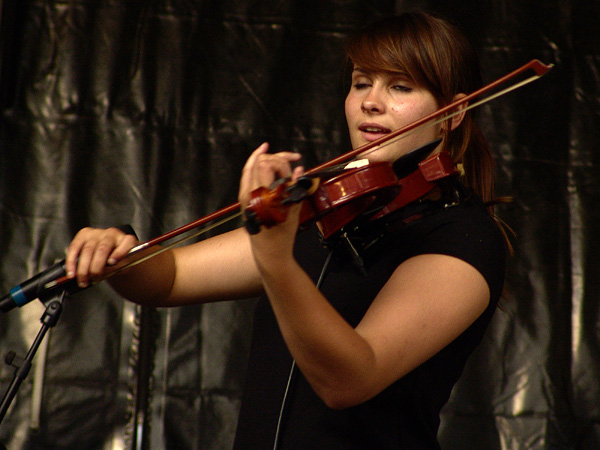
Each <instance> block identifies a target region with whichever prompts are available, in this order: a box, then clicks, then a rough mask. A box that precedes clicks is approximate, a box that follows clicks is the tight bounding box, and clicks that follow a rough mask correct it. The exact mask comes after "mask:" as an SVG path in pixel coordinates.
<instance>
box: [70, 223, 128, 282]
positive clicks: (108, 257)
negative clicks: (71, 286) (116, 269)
mask: <svg viewBox="0 0 600 450" xmlns="http://www.w3.org/2000/svg"><path fill="white" fill-rule="evenodd" d="M137 244H138V240H137V239H136V237H135V236H133V235H131V234H125V233H124V232H123V231H121V230H119V229H118V228H106V229H102V228H89V227H88V228H83V229H82V230H80V231H79V232H78V233H77V234H76V235H75V237H74V238H73V240H72V241H71V244H69V247H68V249H67V257H66V260H65V269H66V272H67V276H68V277H71V278H75V277H76V278H77V284H78V285H79V287H81V288H85V287H87V286H89V284H90V282H91V281H98V280H100V279H102V277H103V275H104V274H105V271H106V269H107V267H110V266H114V265H115V264H117V263H118V262H119V261H121V260H122V259H123V258H124V257H125V256H127V254H128V253H129V251H130V250H131V249H132V248H133V247H135V246H136V245H137Z"/></svg>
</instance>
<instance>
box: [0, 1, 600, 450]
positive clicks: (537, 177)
mask: <svg viewBox="0 0 600 450" xmlns="http://www.w3.org/2000/svg"><path fill="white" fill-rule="evenodd" d="M417 7H420V8H428V9H430V10H432V11H435V12H438V13H442V14H444V15H446V16H447V17H449V18H452V19H453V20H455V21H457V22H458V23H459V24H460V25H461V27H462V28H463V30H464V31H465V32H466V33H467V34H468V35H469V36H470V37H471V39H472V40H473V42H474V43H475V44H476V46H477V48H478V49H479V53H480V56H481V60H482V66H483V68H484V74H485V79H486V81H487V82H490V81H492V80H494V79H496V78H498V77H500V76H502V75H504V74H505V73H508V72H510V71H512V70H513V69H515V68H517V67H520V66H521V65H523V64H525V63H526V62H528V61H529V60H531V59H533V58H538V59H540V60H542V61H543V62H545V63H553V64H555V68H554V69H553V70H552V71H551V72H550V73H549V74H548V75H546V76H545V77H544V78H542V79H541V80H539V81H537V82H535V83H534V84H532V85H529V86H527V87H525V88H522V89H521V90H519V91H517V92H514V93H511V94H509V95H507V96H505V97H503V98H501V99H498V100H495V101H493V102H492V103H489V104H487V105H485V106H484V107H481V108H480V109H479V115H480V120H481V125H482V127H483V128H484V130H485V131H486V133H487V135H488V137H489V138H490V140H491V143H492V146H493V148H494V153H495V156H496V159H497V162H498V179H499V182H498V193H499V194H503V195H504V194H510V195H514V197H515V200H514V202H512V203H511V204H509V205H506V206H504V207H503V208H502V209H501V210H500V211H499V212H500V214H501V216H502V218H503V219H504V220H506V221H507V222H508V223H509V224H510V225H511V226H512V228H513V229H514V231H515V233H516V237H515V239H514V245H515V256H514V258H512V260H511V262H510V269H509V275H508V293H507V296H506V298H505V299H504V300H503V305H504V310H503V311H498V313H497V315H496V316H495V320H494V322H493V325H492V327H491V329H490V330H489V333H488V334H487V336H486V339H485V342H484V344H483V345H482V346H481V348H480V349H479V350H478V352H477V353H476V354H475V355H474V357H473V358H472V359H471V361H470V364H469V366H468V368H467V370H466V372H465V374H464V376H463V378H462V379H461V381H460V383H459V384H458V386H457V387H456V389H455V391H454V393H453V396H452V399H451V401H450V403H449V405H448V406H447V408H446V409H445V411H444V416H443V426H442V429H441V431H440V435H441V440H442V442H443V447H444V449H446V450H459V449H460V450H463V449H476V450H496V449H498V450H499V449H502V450H507V449H514V450H522V449H531V450H542V449H545V450H546V449H565V450H566V449H582V450H583V449H585V450H597V449H598V448H600V426H599V423H598V421H599V419H600V392H599V391H600V383H599V382H598V380H599V379H600V339H599V334H600V333H599V323H600V306H599V302H598V298H599V295H600V289H599V280H600V264H599V263H598V261H597V254H598V251H599V250H600V240H599V239H598V237H597V235H598V233H599V232H600V213H599V211H598V208H599V206H600V202H599V198H600V190H599V189H600V188H599V186H600V170H599V169H600V158H599V156H598V155H599V154H600V152H599V151H598V150H596V148H597V147H596V146H599V145H600V131H599V129H598V125H599V122H600V120H599V109H600V104H599V100H598V99H599V96H600V38H599V37H598V33H597V30H598V26H599V25H600V4H599V2H598V1H597V0H548V1H533V0H483V1H482V0H478V1H475V0H465V1H460V2H457V1H454V2H453V1H437V2H436V1H416V0H415V1H395V2H394V1H387V0H376V1H360V0H353V1H352V0H348V1H343V0H337V1H336V0H296V1H292V0H262V1H260V0H257V1H251V0H237V1H236V0H206V1H201V0H171V1H168V0H145V1H142V0H104V1H100V0H64V1H59V0H38V1H33V0H4V1H3V2H2V15H1V28H0V31H1V44H0V58H1V73H0V81H1V83H0V94H1V97H0V99H1V100H0V101H1V116H0V120H1V122H0V145H1V147H2V150H1V156H0V170H1V172H0V230H1V236H2V237H1V238H0V283H1V287H2V291H3V293H5V292H8V290H9V289H10V288H11V287H12V286H14V285H15V284H18V283H19V282H21V281H23V280H25V279H27V278H29V277H30V276H32V275H34V274H36V273H38V272H39V271H41V270H43V269H45V268H46V267H48V266H49V265H51V264H52V263H53V262H54V261H55V260H57V259H61V258H62V257H63V256H64V249H65V247H66V245H67V244H68V242H69V241H70V239H71V237H72V236H73V235H74V233H75V232H76V231H77V230H78V229H79V228H81V227H83V226H86V225H94V226H110V225H120V224H123V223H131V224H132V225H133V226H134V227H135V228H136V230H137V231H138V234H139V235H140V238H142V239H149V238H152V237H155V236H157V235H160V234H162V233H164V232H166V231H169V230H171V229H174V228H177V227H178V226H180V225H183V224H186V223H188V222H190V221H192V220H194V219H196V218H198V217H201V216H204V215H206V214H208V213H210V212H213V211H215V210H217V209H219V208H221V207H223V206H226V205H229V204H231V203H233V202H234V201H235V200H236V192H237V183H238V179H239V174H240V169H241V166H242V164H243V162H244V161H245V159H246V157H247V156H248V155H249V153H250V152H251V150H253V149H254V148H255V147H256V146H258V145H259V144H260V143H261V142H263V141H265V140H268V141H269V142H271V143H272V148H273V149H274V150H284V149H285V150H294V151H298V152H301V153H303V154H304V155H305V158H306V162H307V165H309V166H311V165H314V164H316V163H317V162H321V161H325V160H328V159H330V158H331V157H332V156H334V155H336V154H338V153H340V152H342V151H345V150H349V144H348V141H347V140H346V128H345V122H344V118H343V115H342V103H343V98H344V95H345V87H344V83H343V76H342V75H343V71H342V59H341V51H340V46H341V43H342V41H343V38H344V36H345V35H346V34H347V33H348V31H349V30H351V29H354V28H355V27H356V26H358V25H360V24H362V23H364V22H365V21H367V20H369V19H371V18H373V17H376V16H378V15H382V14H389V13H393V12H395V11H402V10H405V9H410V8H417ZM199 276H202V274H199ZM252 307H253V301H252V300H251V299H250V300H248V301H244V302H238V303H237V304H233V303H224V304H218V305H207V306H203V307H200V306H198V307H188V308H178V309H171V310H164V309H160V310H154V309H152V308H139V307H137V306H135V305H133V304H131V303H129V302H125V301H123V300H122V299H121V298H119V297H118V296H116V295H115V294H113V293H112V292H111V291H110V289H109V288H108V286H107V285H106V284H100V285H98V286H96V287H94V288H91V289H88V290H86V291H83V292H81V293H79V294H77V295H75V296H73V297H72V298H70V299H68V300H67V301H66V302H65V309H64V312H63V314H62V317H61V319H60V321H59V323H58V325H57V326H56V327H55V328H54V329H52V331H51V332H50V333H49V335H48V336H47V338H46V339H45V340H44V344H47V346H46V345H44V346H42V348H40V350H39V351H38V354H37V356H36V364H35V366H34V369H33V370H32V372H31V373H30V374H29V376H28V378H27V379H26V381H25V382H24V383H23V385H22V387H21V389H20V390H19V392H18V395H17V398H16V399H15V401H14V402H13V404H12V408H11V410H10V411H9V412H8V414H7V416H6V418H5V419H4V421H3V423H2V424H0V442H2V443H3V444H4V445H5V446H6V447H7V448H9V449H11V450H13V449H44V450H46V449H48V450H49V449H69V450H71V449H72V450H82V449H85V450H87V449H89V450H95V449H106V450H108V449H134V448H135V449H142V448H147V449H157V450H160V449H173V450H183V449H218V450H221V449H228V448H230V446H231V442H232V436H233V432H234V429H235V424H236V416H237V409H238V406H239V397H240V390H241V385H242V380H243V377H244V369H245V358H246V352H247V348H248V336H249V333H250V331H251V329H250V328H251V325H250V324H251V321H250V319H251V315H252ZM42 312H43V306H42V303H41V302H37V301H36V302H32V303H30V304H28V305H26V306H24V307H22V308H19V309H15V310H12V311H10V312H9V313H6V314H3V315H2V316H0V353H1V354H2V355H4V354H5V353H6V352H7V351H9V350H14V351H15V352H16V353H17V354H18V355H19V356H25V353H26V351H27V349H28V348H29V346H30V345H31V343H32V341H33V339H34V336H35V335H36V333H37V331H38V330H39V328H40V320H39V319H40V317H41V315H42ZM12 373H13V372H12V370H11V368H10V367H9V366H6V365H4V364H2V366H1V367H0V382H1V383H0V388H1V390H2V392H4V391H5V390H6V389H7V387H8V385H9V382H10V380H11V378H12Z"/></svg>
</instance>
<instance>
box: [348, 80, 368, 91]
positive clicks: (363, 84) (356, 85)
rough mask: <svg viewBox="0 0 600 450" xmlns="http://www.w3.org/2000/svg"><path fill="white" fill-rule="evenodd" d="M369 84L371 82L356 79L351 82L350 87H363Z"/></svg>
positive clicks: (358, 88)
mask: <svg viewBox="0 0 600 450" xmlns="http://www.w3.org/2000/svg"><path fill="white" fill-rule="evenodd" d="M369 86H371V84H370V83H367V82H366V81H356V82H354V83H353V84H352V87H353V88H354V89H357V90H360V89H365V88H368V87H369Z"/></svg>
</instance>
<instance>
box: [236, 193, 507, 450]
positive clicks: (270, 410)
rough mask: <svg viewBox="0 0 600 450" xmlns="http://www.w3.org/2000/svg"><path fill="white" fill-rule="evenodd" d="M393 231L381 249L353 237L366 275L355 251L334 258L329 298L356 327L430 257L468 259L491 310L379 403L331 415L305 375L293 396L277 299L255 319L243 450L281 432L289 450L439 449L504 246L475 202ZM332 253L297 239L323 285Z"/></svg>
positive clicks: (497, 279)
mask: <svg viewBox="0 0 600 450" xmlns="http://www.w3.org/2000/svg"><path fill="white" fill-rule="evenodd" d="M387 226H389V229H388V233H386V234H385V236H384V237H383V238H380V239H378V240H377V241H376V242H375V243H374V244H371V240H372V238H373V236H374V234H376V233H369V232H367V233H365V234H361V235H357V236H354V237H353V243H354V244H355V245H356V247H358V248H360V247H366V248H365V249H363V250H359V253H360V255H361V260H362V262H363V263H364V267H362V268H361V269H360V270H358V269H357V267H356V266H357V264H355V262H353V259H352V257H351V254H350V252H348V250H347V248H348V246H345V245H342V244H340V245H339V248H338V247H336V248H335V249H334V250H333V257H332V258H331V261H330V263H329V265H328V269H327V271H326V274H325V276H324V280H323V284H322V286H321V291H322V292H323V294H324V295H325V297H326V298H327V299H328V300H329V301H330V302H331V304H332V305H333V306H334V307H335V308H336V309H337V310H338V311H339V312H340V314H341V315H342V316H343V317H344V318H345V319H346V320H347V321H348V322H349V323H350V324H351V325H353V326H356V325H357V324H358V323H359V322H360V320H361V318H362V317H363V315H364V313H365V312H366V310H367V309H368V307H369V305H370V304H371V302H372V300H373V299H374V297H375V296H376V295H377V293H378V292H379V290H380V289H381V288H382V286H383V285H384V284H385V283H386V282H387V280H388V279H389V277H390V276H391V274H392V273H393V271H394V270H395V269H396V267H397V266H398V265H399V264H401V263H402V262H403V261H405V260H406V259H408V258H410V257H412V256H415V255H420V254H428V253H437V254H445V255H451V256H454V257H457V258H460V259H462V260H464V261H466V262H467V263H469V264H471V265H472V266H473V267H475V268H476V269H477V270H478V271H479V272H481V274H482V275H483V276H484V278H485V279H486V281H487V283H488V285H489V288H490V292H491V299H490V303H489V305H488V307H487V309H486V310H485V311H484V313H483V314H482V315H481V316H480V317H479V318H478V319H477V320H476V321H475V322H474V323H473V324H472V325H471V326H470V327H469V328H468V329H467V330H466V331H465V332H464V333H463V334H462V335H460V336H459V337H458V338H457V339H456V340H455V341H453V342H452V343H450V344H449V345H448V346H447V347H446V348H444V349H443V350H441V351H440V352H439V353H438V354H437V355H435V356H434V357H432V358H431V359H430V360H428V361H426V362H425V363H424V364H422V365H421V366H419V367H417V368H416V369H414V370H413V371H412V372H411V373H409V374H407V375H406V376H404V377H403V378H401V379H400V380H398V381H396V382H395V383H393V384H392V385H391V386H390V387H388V388H387V389H385V390H384V391H382V392H381V393H380V394H378V395H377V396H375V397H374V398H373V399H371V400H368V401H367V402H365V403H362V404H360V405H357V406H354V407H351V408H348V409H344V410H332V409H329V408H328V407H327V406H326V405H325V404H324V403H323V402H322V401H321V400H320V399H319V397H317V395H316V394H315V393H314V392H313V390H312V388H311V387H310V385H309V384H308V382H307V381H306V380H305V379H304V377H303V376H302V374H301V373H300V372H299V371H298V370H297V369H295V370H294V376H293V377H291V383H290V384H289V388H288V381H289V380H290V371H291V367H292V363H293V361H292V358H291V356H290V354H289V352H288V350H287V348H286V346H285V344H284V342H283V338H282V337H281V334H280V332H279V329H278V326H277V322H276V321H275V317H274V315H273V312H272V310H271V308H270V305H269V302H268V299H262V300H261V301H259V303H258V305H257V309H256V312H255V319H254V330H253V338H252V344H251V351H250V360H249V364H248V372H247V380H246V386H245V391H244V395H243V399H242V407H241V411H240V416H239V421H238V428H237V432H236V438H235V444H234V449H236V450H251V449H261V450H262V449H265V450H266V449H269V450H272V449H273V448H274V442H275V436H276V434H277V430H278V429H279V433H278V435H279V438H278V445H277V449H281V450H283V449H285V450H289V449H298V450H300V449H301V450H306V449H309V448H311V449H327V450H350V449H354V450H359V449H360V450H365V449H406V450H408V449H410V450H418V449H439V445H438V443H437V431H438V427H439V423H440V419H439V413H440V410H441V409H442V407H443V406H444V404H445V403H446V402H447V401H448V398H449V396H450V392H451V390H452V387H453V386H454V384H455V383H456V381H457V379H458V377H459V376H460V374H461V372H462V370H463V367H464V365H465V363H466V360H467V358H468V356H469V355H470V354H471V353H472V351H473V350H474V349H475V347H476V346H477V345H478V344H479V343H480V341H481V339H482V337H483V334H484V332H485V329H486V328H487V326H488V323H489V321H490V319H491V317H492V314H493V312H494V310H495V309H496V306H497V303H498V299H499V297H500V294H501V291H502V287H503V283H504V271H505V244H504V238H503V236H502V233H501V232H500V230H499V229H498V227H497V225H496V224H495V223H494V221H493V220H492V219H491V218H490V217H489V215H488V214H487V212H486V210H485V207H484V206H483V204H482V203H481V201H480V200H479V199H478V198H477V197H475V196H471V197H470V199H469V200H467V201H465V202H463V203H461V204H460V205H457V206H453V207H450V208H447V209H441V210H439V211H437V212H435V213H433V214H431V215H428V216H426V217H424V218H422V219H420V220H417V221H414V222H411V223H408V224H406V225H405V224H402V226H400V225H399V224H394V223H392V224H391V225H388V224H386V227H387ZM329 251H330V249H327V248H325V247H324V246H323V245H322V242H321V241H320V239H319V236H318V233H317V232H316V230H314V229H309V230H307V231H303V232H300V233H299V234H298V237H297V242H296V258H297V260H298V262H299V263H300V265H301V266H302V267H303V268H304V269H305V270H306V272H307V273H308V274H309V275H310V276H311V278H312V279H313V280H315V282H316V280H317V279H318V278H319V275H320V273H321V270H322V268H323V266H324V264H325V260H326V258H327V256H328V254H329ZM286 389H288V392H287V394H286ZM284 397H285V402H284ZM282 403H285V407H284V408H283V409H282Z"/></svg>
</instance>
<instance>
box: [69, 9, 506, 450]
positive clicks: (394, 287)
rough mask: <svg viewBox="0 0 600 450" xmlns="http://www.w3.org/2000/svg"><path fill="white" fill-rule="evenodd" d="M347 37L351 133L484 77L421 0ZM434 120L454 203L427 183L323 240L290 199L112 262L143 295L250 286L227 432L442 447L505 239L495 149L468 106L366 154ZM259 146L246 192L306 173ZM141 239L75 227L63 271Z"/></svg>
mask: <svg viewBox="0 0 600 450" xmlns="http://www.w3.org/2000/svg"><path fill="white" fill-rule="evenodd" d="M347 52H348V58H349V61H350V62H351V64H352V81H351V87H350V89H349V92H348V95H347V98H346V102H345V112H346V118H347V123H348V127H349V132H350V138H351V142H352V145H353V147H354V148H357V147H359V146H362V145H363V144H366V143H368V142H370V141H373V140H375V139H378V138H380V137H382V136H384V135H385V134H387V133H389V132H391V131H393V130H395V129H398V128H400V127H402V126H404V125H406V124H408V123H411V122H413V121H414V120H416V119H419V118H421V117H423V116H425V115H427V114H430V113H432V112H434V111H436V110H437V109H439V108H440V107H443V106H445V105H448V104H450V103H451V102H452V101H454V100H456V99H460V98H461V97H462V96H464V95H465V93H469V92H473V91H474V90H476V89H477V88H478V87H479V84H480V76H479V69H478V63H477V60H476V57H475V55H474V52H473V51H472V49H471V47H470V45H469V44H468V43H467V41H466V40H465V38H464V37H463V36H462V35H461V34H460V32H459V31H457V30H456V28H454V27H453V26H451V25H449V24H448V23H447V22H445V21H443V20H440V19H438V18H434V17H432V16H429V15H426V14H422V13H409V14H404V15H401V16H399V17H395V18H389V19H384V20H381V21H379V22H376V23H374V24H372V25H370V26H368V27H367V28H365V29H364V30H361V31H360V32H358V33H357V34H356V35H354V36H352V37H351V38H350V39H349V41H348V44H347ZM438 138H441V143H440V144H439V145H438V147H437V148H435V149H434V150H433V153H437V152H440V151H447V152H449V153H450V154H451V155H452V158H453V160H454V161H455V162H456V163H457V164H461V165H463V167H464V175H463V176H461V187H460V189H459V190H460V191H461V192H463V193H462V194H461V196H460V201H459V202H454V203H453V206H448V204H447V202H445V201H444V199H443V198H442V199H439V198H436V199H424V200H423V201H420V202H419V204H420V205H421V206H423V209H420V210H419V214H418V215H411V216H410V217H407V215H406V214H403V213H402V211H399V212H398V213H396V212H393V213H390V214H388V215H386V216H383V217H382V218H381V219H376V220H372V221H363V222H361V226H355V227H350V228H349V229H348V230H347V232H345V235H344V238H343V239H342V238H341V237H340V238H339V239H335V238H334V239H332V240H331V242H327V243H326V245H324V243H323V242H322V240H321V239H320V236H319V235H318V233H317V231H316V230H315V229H314V227H313V228H309V229H307V230H302V231H298V228H299V223H298V222H299V219H298V217H299V211H300V208H301V206H300V205H294V206H291V207H290V209H289V214H288V216H287V219H286V220H285V221H284V222H282V223H280V224H277V225H275V226H272V227H269V228H267V227H262V229H261V230H260V232H258V233H256V234H252V235H251V234H249V233H248V232H247V231H246V230H245V229H244V228H240V229H238V230H235V231H232V232H228V233H226V234H223V235H220V236H217V237H214V238H210V239H207V240H205V241H202V242H199V243H195V244H192V245H188V246H185V247H180V248H176V249H172V250H169V251H167V252H164V253H161V254H159V255H157V256H156V257H154V258H151V259H149V260H148V261H146V262H144V263H142V264H139V265H138V266H135V267H133V268H131V269H129V270H127V271H125V272H124V273H122V274H119V275H117V276H114V277H112V278H110V282H111V284H112V285H113V287H114V288H115V289H116V290H117V291H118V292H119V293H121V294H122V295H123V296H124V297H126V298H128V299H130V300H132V301H135V302H139V303H143V304H147V305H148V304H149V305H156V306H178V305H189V304H194V303H201V302H212V301H220V300H234V299H241V298H248V297H253V296H258V295H263V299H262V300H261V301H260V302H259V303H258V305H257V310H256V313H255V325H254V334H253V341H252V348H251V354H250V361H249V366H248V374H247V377H248V378H247V385H246V390H245V393H244V398H243V401H242V408H241V412H240V418H239V423H238V430H237V434H236V441H235V448H239V449H253V448H257V449H258V448H260V449H263V448H264V449H267V448H268V449H272V448H278V449H306V448H317V449H336V450H339V449H363V450H364V449H367V448H368V449H371V448H377V449H384V448H385V449H411V450H415V449H435V448H439V444H438V443H437V438H436V435H437V430H438V426H439V412H440V410H441V408H442V407H443V405H444V404H445V403H446V402H447V400H448V398H449V395H450V392H451V389H452V387H453V385H454V384H455V382H456V380H457V379H458V377H459V376H460V373H461V371H462V369H463V367H464V364H465V362H466V360H467V358H468V356H469V354H470V353H471V352H472V351H473V349H474V348H475V347H476V346H477V345H478V344H479V342H480V340H481V338H482V335H483V333H484V331H485V329H486V327H487V325H488V323H489V321H490V319H491V316H492V314H493V312H494V310H495V308H496V305H497V302H498V298H499V296H500V293H501V290H502V285H503V279H504V268H505V248H504V247H505V241H504V237H503V234H502V232H501V230H500V229H499V227H498V226H497V224H496V223H495V221H494V220H493V217H492V216H491V215H490V211H489V209H488V208H487V207H486V206H485V203H484V202H488V201H490V200H492V195H493V186H492V175H491V173H492V167H493V164H492V159H491V155H490V152H489V149H488V147H487V144H486V141H485V139H484V138H483V137H482V135H481V133H480V132H479V130H478V129H477V127H476V125H475V123H474V122H473V120H472V118H471V116H470V113H469V112H468V111H467V112H463V113H459V114H457V115H455V116H453V117H451V118H449V119H448V120H446V121H444V122H442V123H439V124H437V125H433V126H430V127H427V128H420V129H419V131H418V132H416V133H413V134H411V135H410V136H407V137H406V138H403V139H399V140H398V141H396V142H394V143H393V144H391V145H387V146H383V147H375V148H374V149H372V150H369V151H367V152H365V154H364V155H361V156H362V157H363V158H366V159H368V160H369V161H371V162H373V161H389V162H393V161H396V160H398V158H400V157H401V156H403V155H405V154H406V153H408V152H409V151H411V150H413V149H415V148H417V147H420V146H422V145H424V144H427V143H429V142H431V141H433V140H435V139H438ZM267 151H268V145H267V144H263V145H261V146H260V147H259V148H258V149H257V150H255V151H254V153H252V155H251V156H250V158H249V159H248V161H247V163H246V165H245V167H244V169H243V173H242V177H241V182H240V190H239V200H240V204H241V205H242V207H244V206H245V205H247V204H248V201H249V199H250V196H251V193H252V192H253V191H254V190H255V189H256V188H258V187H260V186H269V185H271V184H272V183H273V181H275V180H277V179H280V178H283V177H291V179H292V181H294V180H296V179H297V178H298V177H299V176H301V175H302V173H303V169H302V168H301V167H296V168H294V169H292V166H293V164H294V163H295V162H297V161H298V159H299V157H300V156H299V155H298V154H296V153H291V152H281V153H274V154H270V153H268V152H267ZM456 203H458V204H456ZM136 244H137V241H136V239H135V238H134V237H133V236H131V235H126V234H124V233H123V232H121V231H119V230H117V229H114V228H111V229H106V230H101V229H92V228H86V229H83V230H81V231H80V232H79V233H78V234H77V235H76V236H75V238H74V239H73V241H72V243H71V245H70V246H69V249H68V251H67V260H66V261H67V262H66V267H67V272H68V274H69V276H71V277H76V278H77V280H78V283H79V284H80V285H81V286H86V285H87V284H88V283H89V282H90V281H91V280H94V279H100V278H102V276H103V274H104V271H105V269H106V267H107V266H111V265H114V264H116V263H117V262H119V261H120V260H122V259H123V258H125V256H126V255H127V253H128V251H129V250H130V249H131V248H133V247H134V246H135V245H136ZM350 256H352V258H351V257H350ZM356 261H359V262H360V263H357V262H356Z"/></svg>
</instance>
